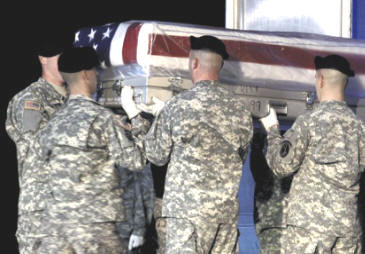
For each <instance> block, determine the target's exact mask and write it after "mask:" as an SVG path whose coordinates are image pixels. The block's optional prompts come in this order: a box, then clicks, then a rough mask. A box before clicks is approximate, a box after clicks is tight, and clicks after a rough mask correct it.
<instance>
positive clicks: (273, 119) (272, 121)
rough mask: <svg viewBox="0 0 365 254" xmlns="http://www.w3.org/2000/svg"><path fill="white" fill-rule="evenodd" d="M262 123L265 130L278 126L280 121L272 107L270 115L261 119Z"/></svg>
mask: <svg viewBox="0 0 365 254" xmlns="http://www.w3.org/2000/svg"><path fill="white" fill-rule="evenodd" d="M260 122H261V123H262V125H263V126H264V128H265V130H268V129H269V128H270V127H271V126H274V125H278V124H279V121H278V118H277V115H276V111H275V109H273V108H272V107H270V112H269V114H268V115H267V116H265V117H262V118H260Z"/></svg>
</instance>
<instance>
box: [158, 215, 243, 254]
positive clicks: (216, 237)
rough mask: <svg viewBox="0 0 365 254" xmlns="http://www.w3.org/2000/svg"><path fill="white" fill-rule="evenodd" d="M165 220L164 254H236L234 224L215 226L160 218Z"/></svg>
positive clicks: (202, 220)
mask: <svg viewBox="0 0 365 254" xmlns="http://www.w3.org/2000/svg"><path fill="white" fill-rule="evenodd" d="M161 220H166V227H167V233H166V246H165V253H168V254H180V253H210V254H223V253H224V254H238V242H237V240H238V229H237V225H236V223H232V224H231V223H221V224H215V223H210V221H205V220H204V219H198V220H197V219H195V221H194V222H193V223H192V222H191V221H190V220H188V219H181V218H161Z"/></svg>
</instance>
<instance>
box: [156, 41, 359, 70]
mask: <svg viewBox="0 0 365 254" xmlns="http://www.w3.org/2000/svg"><path fill="white" fill-rule="evenodd" d="M151 37H152V39H151ZM150 42H152V43H153V44H152V48H151V45H149V52H151V54H152V55H158V56H170V57H188V56H189V49H190V41H189V37H184V36H171V35H162V34H151V35H150ZM223 42H224V44H225V45H226V48H227V51H228V54H229V55H230V60H233V61H239V62H249V63H257V64H266V65H277V66H286V67H298V68H305V69H314V63H313V60H314V57H315V56H317V55H320V56H326V55H329V54H338V55H341V56H343V57H345V58H346V59H347V60H348V61H349V62H350V64H351V67H352V69H353V70H354V71H355V73H357V74H365V54H364V55H359V54H351V53H343V52H336V51H332V52H330V51H320V50H312V49H303V48H299V47H292V46H279V45H273V44H266V43H257V42H247V41H233V40H223Z"/></svg>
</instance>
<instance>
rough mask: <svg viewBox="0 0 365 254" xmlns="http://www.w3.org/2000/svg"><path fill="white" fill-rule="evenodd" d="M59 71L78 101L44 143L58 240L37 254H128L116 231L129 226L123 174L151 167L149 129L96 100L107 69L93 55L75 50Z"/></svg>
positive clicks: (57, 117)
mask: <svg viewBox="0 0 365 254" xmlns="http://www.w3.org/2000/svg"><path fill="white" fill-rule="evenodd" d="M58 64H59V69H60V72H61V74H62V76H63V78H64V80H65V81H66V83H67V85H68V87H69V91H70V96H69V98H68V100H67V102H66V103H65V104H64V107H62V108H61V109H60V110H59V111H58V112H56V113H55V114H54V116H53V118H52V119H51V120H50V121H49V122H48V124H47V126H46V127H45V128H44V129H43V130H42V131H41V132H40V133H39V137H38V139H37V143H39V145H40V148H41V149H40V151H41V154H40V156H41V157H42V158H43V160H44V162H45V163H47V164H48V165H49V168H50V176H49V188H50V190H51V193H52V200H50V201H48V202H47V216H48V217H47V219H48V221H47V224H45V227H46V228H45V229H44V230H45V231H48V232H50V233H51V234H52V235H51V236H49V237H46V238H45V239H43V241H42V243H41V245H40V246H39V249H38V250H37V251H38V252H37V253H88V254H96V253H98V254H100V253H108V254H114V253H115V254H120V253H126V252H127V247H128V246H123V244H122V242H121V240H120V238H119V235H118V233H117V227H116V223H117V222H120V221H123V220H124V207H123V200H122V194H123V189H122V188H121V187H120V178H119V171H118V169H117V167H125V168H128V169H129V170H132V171H140V170H142V169H143V167H144V166H145V164H146V159H145V156H144V153H142V148H141V147H139V146H138V145H137V143H139V144H141V140H142V139H143V138H144V135H145V133H146V132H147V130H148V127H149V122H148V121H144V119H142V118H141V117H140V116H136V115H131V112H129V113H130V114H128V116H129V117H130V118H133V119H131V122H132V124H133V126H132V128H130V126H128V125H126V124H124V123H123V122H122V121H121V118H120V117H119V116H118V115H116V114H114V113H112V112H111V111H110V110H109V109H107V108H104V107H102V106H100V105H99V104H98V103H97V102H96V101H94V100H93V99H92V94H93V93H95V91H96V86H97V67H98V66H99V60H98V57H97V55H96V52H95V50H94V49H93V48H91V47H84V48H71V49H69V50H67V51H65V52H64V53H63V54H61V56H60V58H59V60H58ZM128 130H130V131H128Z"/></svg>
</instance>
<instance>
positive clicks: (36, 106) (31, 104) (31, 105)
mask: <svg viewBox="0 0 365 254" xmlns="http://www.w3.org/2000/svg"><path fill="white" fill-rule="evenodd" d="M24 109H32V110H38V111H39V110H40V109H41V104H40V103H39V102H38V101H32V100H27V101H25V102H24Z"/></svg>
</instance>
